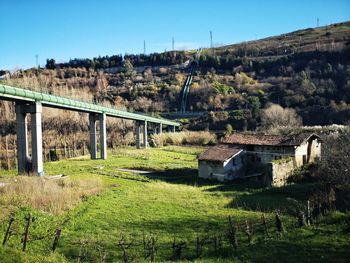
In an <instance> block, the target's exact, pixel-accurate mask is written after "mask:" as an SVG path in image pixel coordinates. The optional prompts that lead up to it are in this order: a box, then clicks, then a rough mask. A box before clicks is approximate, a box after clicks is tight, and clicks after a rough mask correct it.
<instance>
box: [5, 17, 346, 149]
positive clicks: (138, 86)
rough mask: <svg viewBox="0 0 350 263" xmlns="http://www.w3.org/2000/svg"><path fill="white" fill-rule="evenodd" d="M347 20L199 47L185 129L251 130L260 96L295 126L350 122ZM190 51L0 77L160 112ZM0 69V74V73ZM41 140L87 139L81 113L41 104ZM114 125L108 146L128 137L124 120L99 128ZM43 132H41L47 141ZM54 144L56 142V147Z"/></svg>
mask: <svg viewBox="0 0 350 263" xmlns="http://www.w3.org/2000/svg"><path fill="white" fill-rule="evenodd" d="M349 45H350V22H345V23H338V24H334V25H330V26H327V27H320V28H315V29H305V30H300V31H296V32H292V33H288V34H284V35H281V36H276V37H270V38H266V39H261V40H257V41H250V42H246V43H240V44H235V45H229V46H225V47H220V48H216V49H215V52H214V54H213V51H212V50H208V49H207V50H203V51H202V52H201V54H200V57H199V70H198V71H197V73H196V75H195V77H194V82H193V84H192V86H191V90H190V93H189V105H188V107H187V109H188V111H204V112H207V114H205V115H203V116H202V117H200V118H198V119H196V120H191V121H188V120H183V121H184V124H185V128H187V129H192V130H198V129H208V128H209V129H210V130H224V129H225V126H226V124H227V123H230V124H231V125H232V126H233V128H234V129H235V130H246V129H248V130H254V129H256V128H259V126H260V125H261V120H260V111H261V109H263V108H264V107H265V106H266V105H267V104H268V103H271V102H272V103H277V104H280V105H281V106H283V107H290V108H293V109H295V110H296V111H297V113H298V114H299V115H300V116H301V117H302V119H303V123H304V125H327V124H332V123H336V124H348V122H349V119H350V106H349V104H350V48H349ZM194 54H195V52H194V51H186V52H185V51H173V52H166V53H159V54H150V55H126V56H124V58H123V57H121V56H119V55H116V56H105V57H96V58H93V59H73V60H71V61H70V62H67V63H63V64H57V63H55V60H54V59H48V61H47V65H46V68H45V69H34V68H33V69H27V70H21V71H17V72H14V73H13V74H9V73H8V74H5V77H3V78H2V80H1V81H2V82H3V83H7V84H10V85H18V86H23V87H26V88H32V89H37V90H41V91H45V92H50V93H54V94H60V95H64V96H68V97H75V98H79V99H83V100H88V101H91V100H93V101H96V102H99V103H104V104H109V105H112V106H115V107H118V108H124V109H125V108H126V109H128V110H135V111H141V112H146V113H149V114H156V115H157V114H160V113H166V112H176V111H178V109H179V106H180V105H179V101H180V100H179V96H180V92H181V88H182V86H183V84H184V81H185V78H186V75H187V71H186V63H185V62H186V61H188V60H189V59H193V57H194ZM3 73H4V72H3ZM0 109H1V112H2V114H1V116H0V121H1V122H2V123H4V125H2V127H1V128H2V129H1V133H2V134H3V135H6V134H14V108H13V105H12V104H11V103H4V102H0ZM46 111H47V112H46V114H45V116H46V117H45V119H44V128H45V133H46V135H45V134H44V136H46V137H45V140H46V141H47V142H48V144H52V146H55V144H56V145H58V144H59V145H63V144H68V142H65V141H62V140H60V141H58V140H57V141H56V139H55V138H56V136H55V134H57V131H59V134H60V135H61V134H65V135H67V136H65V140H68V141H69V140H72V141H74V138H73V137H72V138H71V139H69V138H70V137H69V136H73V135H74V134H80V135H81V136H80V135H79V136H77V137H79V138H80V139H81V141H80V142H77V144H78V145H80V146H79V147H81V148H83V147H84V145H85V144H86V142H87V141H88V138H87V135H85V134H87V133H86V129H87V117H86V116H85V115H79V114H77V113H71V112H65V113H64V114H62V113H60V112H59V111H57V110H48V109H46ZM109 127H110V129H111V130H114V131H115V133H114V134H115V135H114V136H113V138H109V145H110V146H112V145H117V144H129V143H132V132H133V127H132V125H131V123H130V122H124V121H123V122H118V125H112V123H110V125H109ZM48 138H50V139H48ZM62 147H63V146H62Z"/></svg>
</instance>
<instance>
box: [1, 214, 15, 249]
mask: <svg viewBox="0 0 350 263" xmlns="http://www.w3.org/2000/svg"><path fill="white" fill-rule="evenodd" d="M13 221H15V219H14V218H13V217H12V216H11V218H10V221H9V226H8V227H7V230H6V233H5V237H4V241H3V242H2V245H3V246H5V244H6V241H7V240H8V238H9V234H10V229H11V225H12V223H13Z"/></svg>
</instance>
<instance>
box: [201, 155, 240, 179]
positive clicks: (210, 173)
mask: <svg viewBox="0 0 350 263" xmlns="http://www.w3.org/2000/svg"><path fill="white" fill-rule="evenodd" d="M241 156H242V153H240V154H237V155H236V156H235V157H232V158H230V159H228V160H227V161H225V162H224V163H220V162H210V161H198V176H199V177H200V178H206V179H215V180H218V181H224V180H232V179H234V178H235V177H237V176H238V174H237V173H238V170H239V169H240V168H241V167H242V158H241Z"/></svg>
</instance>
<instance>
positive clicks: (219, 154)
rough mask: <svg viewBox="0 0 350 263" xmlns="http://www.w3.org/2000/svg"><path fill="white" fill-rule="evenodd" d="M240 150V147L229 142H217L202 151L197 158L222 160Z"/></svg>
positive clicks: (201, 159)
mask: <svg viewBox="0 0 350 263" xmlns="http://www.w3.org/2000/svg"><path fill="white" fill-rule="evenodd" d="M241 151H242V149H240V148H237V147H235V146H232V145H229V144H219V145H216V146H213V147H210V148H209V149H207V150H206V151H205V152H204V153H202V154H201V155H199V157H198V160H200V161H218V162H224V161H226V160H228V159H230V158H231V157H232V156H234V155H236V154H238V153H239V152H241Z"/></svg>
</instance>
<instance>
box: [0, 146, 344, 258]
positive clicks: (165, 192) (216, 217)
mask: <svg viewBox="0 0 350 263" xmlns="http://www.w3.org/2000/svg"><path fill="white" fill-rule="evenodd" d="M201 151H203V148H200V147H199V148H196V147H175V146H172V147H170V146H169V147H163V148H160V149H147V150H136V149H133V148H120V149H116V150H113V151H110V152H109V156H108V159H107V160H93V161H92V160H89V159H88V158H87V157H83V158H75V159H70V160H62V161H58V162H51V163H46V164H45V171H46V174H48V175H54V174H62V173H63V174H66V175H69V177H70V178H73V179H74V178H77V179H78V178H79V179H81V178H84V177H92V176H95V177H99V178H101V179H102V180H103V184H104V190H103V192H102V193H100V194H98V195H96V196H90V197H87V198H84V199H83V200H82V202H81V203H80V204H79V205H78V206H77V207H76V208H75V209H73V210H71V211H67V212H66V213H65V214H63V215H61V216H53V215H51V214H48V213H44V212H42V211H34V210H32V209H31V208H19V209H18V212H17V214H16V218H18V221H19V222H18V223H17V225H15V227H14V229H15V230H18V232H19V233H21V232H23V230H22V229H23V228H24V220H23V218H24V217H25V215H26V214H27V213H28V211H29V210H32V211H33V214H34V216H35V217H36V220H35V221H34V222H33V223H32V228H31V232H30V234H31V236H32V237H33V238H34V237H35V236H40V235H43V233H46V232H47V231H50V232H49V233H52V231H53V230H54V229H56V227H58V226H61V227H62V237H61V240H60V243H59V246H58V248H57V252H56V253H55V254H50V252H49V251H50V248H51V245H52V241H53V235H50V237H49V238H45V239H43V240H37V241H33V242H30V243H29V244H28V250H27V252H25V253H23V252H21V251H20V249H21V243H20V239H21V236H20V235H17V236H16V235H15V236H13V237H12V238H11V239H10V241H9V243H8V244H7V245H6V246H5V247H0V261H1V262H23V261H26V262H65V261H72V262H77V261H78V258H79V255H80V258H81V261H82V262H102V261H103V260H105V261H106V262H120V259H121V250H120V248H119V247H118V245H117V244H118V242H119V240H120V239H121V237H122V236H124V237H125V238H126V239H129V240H132V239H134V240H135V241H134V244H133V246H132V247H131V249H130V250H129V253H131V254H132V255H133V256H134V257H135V261H136V262H140V261H141V259H142V258H143V255H144V251H143V247H142V237H143V235H146V236H149V235H150V234H153V235H156V236H157V238H158V241H157V244H158V251H157V255H156V259H157V260H159V261H165V260H169V261H170V260H171V255H172V248H171V246H172V242H173V238H174V234H175V238H176V240H177V241H184V242H186V243H187V248H186V249H185V250H184V251H183V257H182V258H183V260H188V261H195V241H196V237H197V235H198V236H199V237H203V236H205V235H208V236H209V237H211V238H213V237H214V236H218V237H222V238H223V239H224V241H223V244H222V247H221V248H218V249H217V251H214V245H213V242H211V243H210V244H206V245H205V246H204V249H203V255H202V258H201V259H200V260H197V261H196V262H233V261H237V262H281V261H283V262H296V261H300V262H310V261H312V262H313V261H316V262H346V261H347V260H348V259H349V258H350V252H349V251H350V249H349V248H350V246H349V244H350V238H349V230H350V229H349V228H350V227H349V224H348V223H347V222H349V220H350V214H349V213H340V212H335V213H333V214H331V215H329V216H327V217H324V218H322V219H321V220H320V221H319V222H318V224H317V225H314V226H312V227H304V228H302V229H299V228H296V227H295V223H296V219H295V218H294V217H293V216H292V215H291V213H290V210H291V209H292V208H293V205H292V204H293V202H292V203H291V201H290V200H291V199H294V200H297V201H298V202H302V203H303V202H305V201H306V200H307V198H308V196H309V194H310V189H311V188H312V187H315V186H314V185H311V184H304V185H302V184H295V185H290V186H286V187H282V188H272V189H259V188H255V187H254V186H252V185H249V184H244V183H239V184H229V185H225V184H221V183H214V182H208V181H205V180H199V179H198V177H197V170H196V169H197V161H196V155H197V154H198V153H200V152H201ZM116 168H134V169H144V170H149V171H153V172H152V173H151V174H147V175H136V174H132V173H128V172H120V171H117V170H116ZM14 174H15V172H14V171H10V172H8V173H7V175H6V176H5V178H2V179H6V177H7V176H13V175H14ZM0 180H1V178H0ZM0 208H2V207H1V203H0ZM274 209H281V210H282V218H283V222H284V224H285V226H286V229H287V232H286V233H284V234H283V235H282V236H278V235H277V234H276V233H275V230H274V223H273V222H274V214H273V213H272V212H273V211H274ZM262 211H263V212H262ZM263 213H264V214H265V216H266V217H267V219H268V222H269V234H270V235H269V237H268V238H265V237H264V235H263V231H262V228H261V226H259V225H257V226H255V232H256V234H255V235H254V238H253V242H252V244H248V242H247V238H246V236H245V234H244V232H243V229H242V228H241V227H240V228H239V232H238V238H239V248H238V250H237V251H236V252H233V250H232V249H231V248H230V246H229V244H228V242H227V238H226V232H227V226H228V224H227V221H228V220H227V218H228V216H232V218H233V220H234V221H235V222H236V223H237V224H238V225H240V226H241V225H242V226H243V224H244V222H245V220H247V221H248V222H251V223H253V224H256V223H259V222H260V218H261V215H262V214H263ZM65 219H69V220H68V221H67V222H66V223H65V224H63V225H62V222H63V221H64V220H65ZM6 227H7V221H3V222H2V224H1V227H0V241H2V240H3V236H4V232H5V229H6ZM46 255H49V256H46ZM103 258H104V259H103Z"/></svg>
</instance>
